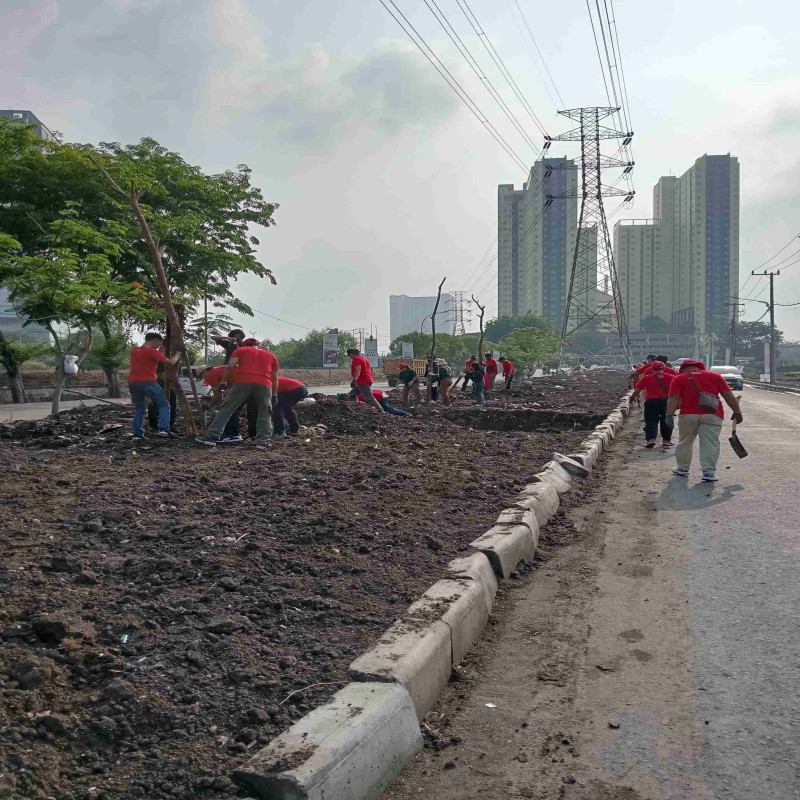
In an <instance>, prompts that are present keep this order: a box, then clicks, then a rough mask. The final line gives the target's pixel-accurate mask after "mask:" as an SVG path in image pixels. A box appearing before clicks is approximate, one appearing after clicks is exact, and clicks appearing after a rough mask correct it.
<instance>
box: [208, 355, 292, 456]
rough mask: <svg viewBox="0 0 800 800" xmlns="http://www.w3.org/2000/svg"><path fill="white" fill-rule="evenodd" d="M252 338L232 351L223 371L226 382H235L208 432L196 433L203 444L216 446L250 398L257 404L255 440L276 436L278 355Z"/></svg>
mask: <svg viewBox="0 0 800 800" xmlns="http://www.w3.org/2000/svg"><path fill="white" fill-rule="evenodd" d="M250 341H251V340H250V339H247V340H245V343H244V344H245V345H246V346H243V347H239V348H237V349H236V350H234V351H233V353H231V357H230V360H229V361H228V364H227V365H226V367H225V371H224V372H223V373H222V383H228V384H231V383H232V384H233V386H231V388H230V389H228V392H227V394H226V396H225V402H224V403H223V404H222V408H220V410H219V412H218V413H217V416H216V417H215V418H214V422H213V423H211V427H210V428H209V429H208V433H207V434H206V435H205V436H198V437H196V440H197V441H198V442H200V444H204V445H207V446H209V447H216V445H217V442H219V440H220V436H221V435H222V433H223V431H224V430H225V426H226V424H227V423H228V420H229V419H230V418H231V417H232V416H233V415H234V414H236V413H238V411H239V409H240V408H241V407H242V406H243V405H244V404H245V403H246V402H247V401H248V400H250V399H252V400H254V401H255V403H256V406H257V417H256V429H255V434H256V435H255V438H254V439H253V444H255V445H256V446H263V445H265V444H267V443H268V442H269V440H270V438H271V436H272V389H273V387H274V388H275V390H276V391H277V389H278V359H277V358H275V356H274V355H273V354H272V353H270V352H269V350H262V349H261V348H260V347H257V346H255V345H250V344H248V342H250ZM252 341H255V340H252ZM256 344H257V343H256Z"/></svg>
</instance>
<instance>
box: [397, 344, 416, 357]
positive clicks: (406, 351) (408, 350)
mask: <svg viewBox="0 0 800 800" xmlns="http://www.w3.org/2000/svg"><path fill="white" fill-rule="evenodd" d="M400 344H401V345H402V348H403V352H402V356H403V358H414V342H401V343H400Z"/></svg>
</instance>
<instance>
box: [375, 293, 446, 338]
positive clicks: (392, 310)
mask: <svg viewBox="0 0 800 800" xmlns="http://www.w3.org/2000/svg"><path fill="white" fill-rule="evenodd" d="M435 305H436V295H434V296H433V297H409V296H408V295H407V294H393V295H390V296H389V335H390V336H391V338H392V341H394V340H395V339H397V338H398V336H402V335H403V334H404V333H430V332H431V316H432V314H433V307H434V306H435ZM454 313H455V303H454V300H453V295H451V294H443V295H442V297H441V300H440V301H439V309H438V311H437V312H436V330H437V331H439V332H440V333H452V332H453V315H454Z"/></svg>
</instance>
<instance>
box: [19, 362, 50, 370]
mask: <svg viewBox="0 0 800 800" xmlns="http://www.w3.org/2000/svg"><path fill="white" fill-rule="evenodd" d="M54 369H55V367H53V365H52V364H45V362H44V361H26V362H25V363H24V364H23V365H22V371H23V372H44V371H46V370H49V371H50V372H52V371H53V370H54Z"/></svg>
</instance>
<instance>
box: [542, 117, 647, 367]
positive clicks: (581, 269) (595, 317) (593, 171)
mask: <svg viewBox="0 0 800 800" xmlns="http://www.w3.org/2000/svg"><path fill="white" fill-rule="evenodd" d="M618 111H619V108H610V107H592V108H572V109H569V110H567V111H559V112H558V113H559V114H561V115H562V116H565V117H569V118H570V119H572V120H575V121H576V122H578V123H579V127H577V128H574V129H573V130H571V131H567V132H566V133H562V134H560V135H559V136H553V137H548V138H547V139H546V141H545V150H547V149H548V148H549V147H550V144H551V142H580V143H581V157H580V160H579V161H578V162H575V163H573V164H571V165H566V164H565V165H564V167H558V166H556V167H554V168H555V169H559V168H565V169H577V168H579V167H580V169H581V176H582V180H581V186H580V188H576V189H569V190H567V191H566V192H562V193H561V194H557V195H550V194H548V195H547V200H546V203H547V204H548V205H549V204H550V203H552V202H553V201H554V200H556V199H566V198H572V197H579V198H580V201H581V208H580V215H579V217H578V235H577V241H576V244H575V253H574V256H573V261H572V274H571V276H570V281H569V292H568V294H567V302H566V307H565V309H564V318H563V324H562V329H561V338H562V339H563V340H564V343H565V344H570V343H569V337H570V336H571V335H572V334H574V333H575V332H576V331H578V330H580V329H581V328H586V329H587V330H592V331H595V332H597V333H600V332H606V333H612V334H616V335H617V336H618V337H619V341H620V345H621V347H622V350H623V353H624V356H625V360H626V364H625V366H626V367H628V366H630V365H631V363H632V362H631V359H630V342H629V339H628V326H627V324H626V322H625V310H624V308H623V307H622V294H621V292H620V287H619V278H618V276H617V269H616V265H615V263H614V251H613V249H612V247H611V237H610V236H609V233H608V222H607V220H606V212H605V209H604V208H603V198H604V197H624V198H625V201H626V202H628V201H630V200H632V199H633V191H632V190H625V189H617V188H615V187H613V186H606V185H604V184H603V182H602V173H603V170H605V169H609V168H612V167H615V168H621V169H623V170H624V173H623V174H627V173H629V172H630V171H631V170H632V169H633V162H630V161H622V160H620V159H618V158H614V157H610V156H604V155H602V154H601V152H600V140H601V139H622V140H623V142H622V145H623V147H624V146H626V145H628V144H630V141H631V138H632V137H633V133H631V132H630V131H627V132H626V131H618V130H614V129H613V128H608V127H606V126H604V125H601V124H600V121H601V120H603V119H605V118H606V117H610V116H612V115H613V114H616V113H617V112H618ZM562 347H563V345H562ZM571 347H572V348H573V349H574V350H576V351H579V352H581V353H583V358H582V360H585V359H586V358H588V357H589V356H591V357H592V358H593V359H595V360H602V361H606V362H608V363H613V362H618V361H619V359H615V358H613V357H612V356H611V354H610V353H607V351H608V349H609V348H602V349H601V350H600V351H599V352H596V353H590V352H589V351H588V350H586V349H585V348H582V347H580V346H577V345H575V344H571Z"/></svg>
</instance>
